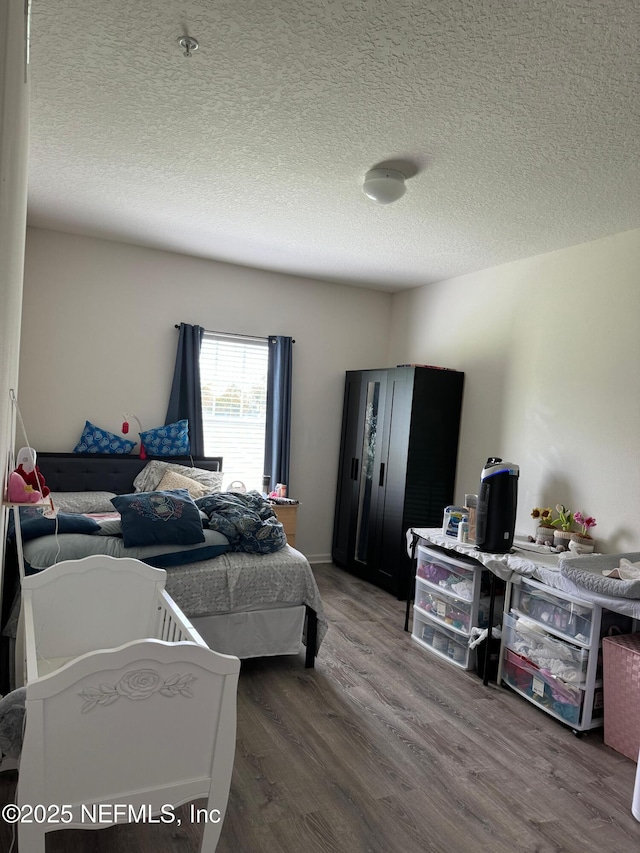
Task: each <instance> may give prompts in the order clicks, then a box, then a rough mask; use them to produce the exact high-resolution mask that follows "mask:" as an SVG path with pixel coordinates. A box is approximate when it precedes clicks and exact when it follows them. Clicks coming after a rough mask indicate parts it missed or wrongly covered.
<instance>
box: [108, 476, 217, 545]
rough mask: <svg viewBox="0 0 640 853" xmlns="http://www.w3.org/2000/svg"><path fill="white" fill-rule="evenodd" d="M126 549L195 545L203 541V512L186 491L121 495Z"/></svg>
mask: <svg viewBox="0 0 640 853" xmlns="http://www.w3.org/2000/svg"><path fill="white" fill-rule="evenodd" d="M111 503H112V504H113V505H114V507H115V508H116V509H117V510H118V512H119V513H120V519H121V522H122V540H123V542H124V545H125V548H134V547H136V546H138V545H195V544H196V543H197V542H204V541H205V537H204V531H203V529H202V519H201V517H200V510H199V509H198V507H197V506H196V505H195V503H194V502H193V500H192V499H191V497H190V495H189V492H188V491H187V490H186V489H170V490H166V491H160V492H137V493H135V494H132V495H118V496H117V497H115V498H111Z"/></svg>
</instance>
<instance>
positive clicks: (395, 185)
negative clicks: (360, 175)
mask: <svg viewBox="0 0 640 853" xmlns="http://www.w3.org/2000/svg"><path fill="white" fill-rule="evenodd" d="M362 189H363V192H364V194H365V195H366V196H368V197H369V198H370V199H372V200H373V201H377V202H378V204H390V203H391V202H392V201H398V199H399V198H402V196H403V195H404V194H405V191H406V189H407V188H406V187H405V185H404V175H403V174H402V172H397V171H396V170H395V169H371V171H370V172H367V174H366V175H365V176H364V183H363V184H362Z"/></svg>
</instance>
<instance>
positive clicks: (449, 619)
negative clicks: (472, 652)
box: [415, 581, 472, 634]
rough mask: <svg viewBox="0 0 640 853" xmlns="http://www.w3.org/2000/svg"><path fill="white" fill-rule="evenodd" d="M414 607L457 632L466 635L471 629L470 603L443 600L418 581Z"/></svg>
mask: <svg viewBox="0 0 640 853" xmlns="http://www.w3.org/2000/svg"><path fill="white" fill-rule="evenodd" d="M415 606H416V607H418V608H419V609H420V610H423V611H424V612H425V613H428V614H429V615H430V616H434V617H435V618H436V619H439V620H440V621H441V622H444V623H446V624H447V625H450V626H451V627H452V628H455V629H456V630H458V631H463V632H464V633H465V634H468V633H469V631H470V629H471V609H472V602H471V601H462V600H461V599H458V598H456V599H453V598H445V596H444V595H438V593H436V592H432V591H431V589H430V588H429V587H428V586H427V585H426V584H423V583H421V582H420V581H418V582H417V584H416V598H415Z"/></svg>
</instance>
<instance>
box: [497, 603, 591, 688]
mask: <svg viewBox="0 0 640 853" xmlns="http://www.w3.org/2000/svg"><path fill="white" fill-rule="evenodd" d="M502 636H503V638H504V639H503V642H504V645H505V646H507V647H508V648H509V649H511V651H513V652H516V654H518V655H520V656H521V657H524V658H526V659H527V660H528V661H530V662H531V663H532V664H534V666H536V667H537V668H538V669H539V670H540V671H541V672H542V673H544V674H548V675H550V676H551V677H555V678H559V679H561V680H562V681H564V682H565V683H569V684H584V681H585V678H586V674H587V664H588V663H589V652H588V650H587V649H585V648H581V647H579V646H574V645H572V644H571V643H567V642H565V641H564V640H560V639H557V638H555V637H553V636H551V635H550V634H548V633H547V632H546V630H545V629H544V628H542V627H540V625H539V624H538V623H537V622H533V621H530V620H529V619H527V618H526V617H520V618H517V617H516V618H514V617H512V616H507V615H506V614H505V616H504V617H503V624H502Z"/></svg>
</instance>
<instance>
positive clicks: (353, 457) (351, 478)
mask: <svg viewBox="0 0 640 853" xmlns="http://www.w3.org/2000/svg"><path fill="white" fill-rule="evenodd" d="M355 461H356V458H355V456H352V457H351V468H350V469H349V479H350V480H353V463H354V462H355Z"/></svg>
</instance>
